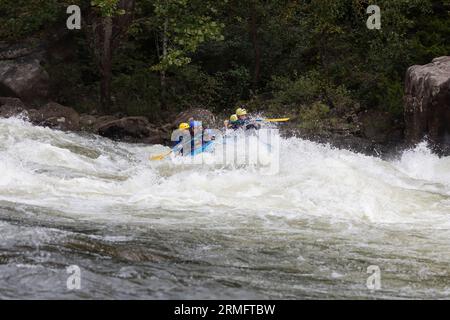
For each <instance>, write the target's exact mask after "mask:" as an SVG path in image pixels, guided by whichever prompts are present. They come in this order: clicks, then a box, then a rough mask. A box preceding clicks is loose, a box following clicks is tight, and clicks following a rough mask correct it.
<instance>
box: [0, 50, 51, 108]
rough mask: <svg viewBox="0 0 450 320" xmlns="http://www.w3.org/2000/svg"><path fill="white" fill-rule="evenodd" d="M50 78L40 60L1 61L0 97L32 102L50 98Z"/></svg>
mask: <svg viewBox="0 0 450 320" xmlns="http://www.w3.org/2000/svg"><path fill="white" fill-rule="evenodd" d="M48 88H49V76H48V74H47V72H46V71H45V70H44V69H43V68H42V67H41V65H40V62H39V60H38V59H34V58H20V59H18V60H15V61H13V60H5V61H0V95H6V96H12V97H17V98H20V99H22V100H23V101H27V102H31V101H35V100H45V99H46V98H47V96H48Z"/></svg>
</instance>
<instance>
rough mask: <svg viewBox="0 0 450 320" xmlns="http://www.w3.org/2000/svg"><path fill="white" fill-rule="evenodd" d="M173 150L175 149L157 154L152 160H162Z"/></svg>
mask: <svg viewBox="0 0 450 320" xmlns="http://www.w3.org/2000/svg"><path fill="white" fill-rule="evenodd" d="M172 152H173V150H170V151H169V152H167V153H163V154H158V155H156V156H153V157H151V158H150V160H152V161H156V160H162V159H164V158H165V157H167V156H168V155H169V154H171V153H172Z"/></svg>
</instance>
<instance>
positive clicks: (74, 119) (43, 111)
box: [30, 102, 80, 131]
mask: <svg viewBox="0 0 450 320" xmlns="http://www.w3.org/2000/svg"><path fill="white" fill-rule="evenodd" d="M30 120H31V121H32V122H33V123H35V124H38V125H41V126H46V127H50V128H54V129H59V130H63V131H78V130H79V129H80V116H79V115H78V112H76V111H75V110H74V109H72V108H69V107H65V106H62V105H60V104H58V103H56V102H49V103H47V104H46V105H45V106H44V107H43V108H40V109H38V110H37V111H36V112H33V113H30Z"/></svg>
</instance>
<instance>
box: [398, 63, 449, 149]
mask: <svg viewBox="0 0 450 320" xmlns="http://www.w3.org/2000/svg"><path fill="white" fill-rule="evenodd" d="M405 82H406V83H405V97H404V103H405V135H406V139H407V141H408V142H410V143H416V142H419V141H420V140H422V139H423V138H424V137H425V136H427V137H428V138H429V140H430V141H432V142H436V143H445V144H450V56H448V57H440V58H436V59H434V60H433V61H432V63H430V64H427V65H423V66H418V65H416V66H412V67H410V68H409V69H408V71H407V72H406V81H405Z"/></svg>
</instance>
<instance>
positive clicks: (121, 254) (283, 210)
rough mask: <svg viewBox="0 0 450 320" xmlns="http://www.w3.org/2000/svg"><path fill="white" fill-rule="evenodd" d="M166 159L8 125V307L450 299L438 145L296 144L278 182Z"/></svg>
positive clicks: (1, 198)
mask: <svg viewBox="0 0 450 320" xmlns="http://www.w3.org/2000/svg"><path fill="white" fill-rule="evenodd" d="M166 150H167V149H165V148H164V147H162V146H142V145H130V144H125V143H116V142H111V141H110V140H107V139H102V138H99V137H96V136H80V135H77V134H68V133H63V132H59V131H54V130H51V129H48V128H40V127H34V126H32V125H30V124H28V123H26V122H23V121H21V120H19V119H8V120H6V119H1V120H0V299H5V298H6V299H7V298H30V299H31V298H63V299H65V298H102V299H109V298H151V299H153V298H154V299H166V298H181V299H184V298H192V299H202V298H204V299H209V298H218V299H221V298H230V299H235V298H245V299H247V298H252V299H260V298H261V299H266V298H281V299H295V298H299V299H301V298H326V299H333V298H369V299H370V298H394V297H396V298H449V297H450V272H449V266H450V159H449V158H439V157H437V156H435V155H433V154H432V153H431V152H430V151H429V150H428V149H427V147H426V145H424V144H421V145H419V146H418V147H417V148H416V149H414V150H410V151H407V152H404V153H403V155H401V156H400V157H398V158H397V159H394V160H391V161H384V160H381V159H378V158H374V157H368V156H364V155H361V154H356V153H353V152H350V151H344V150H337V149H333V148H330V147H328V146H324V145H318V144H315V143H312V142H309V141H305V140H301V139H298V138H291V139H280V167H279V172H278V173H277V174H272V175H264V174H261V172H260V170H258V169H257V168H255V167H254V166H236V167H232V166H231V167H230V166H228V165H225V166H220V165H204V166H199V165H188V164H185V163H180V162H179V161H177V160H174V159H170V158H168V159H166V160H163V161H153V162H152V161H149V160H148V157H149V155H152V154H157V153H161V152H164V151H166ZM70 265H77V266H79V268H80V269H81V289H80V290H68V287H67V285H66V282H67V279H68V277H69V276H70V275H69V274H68V273H67V272H66V268H67V267H68V266H70ZM369 266H378V267H379V269H380V271H381V274H380V275H381V289H380V290H369V289H368V287H367V284H366V282H367V278H368V277H369V276H370V275H371V274H368V273H367V269H368V267H369Z"/></svg>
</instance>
